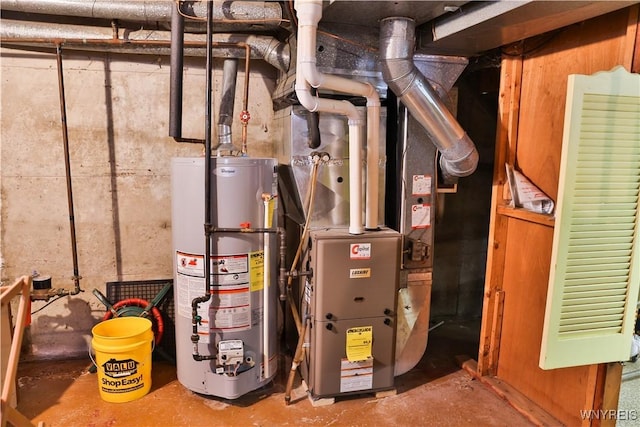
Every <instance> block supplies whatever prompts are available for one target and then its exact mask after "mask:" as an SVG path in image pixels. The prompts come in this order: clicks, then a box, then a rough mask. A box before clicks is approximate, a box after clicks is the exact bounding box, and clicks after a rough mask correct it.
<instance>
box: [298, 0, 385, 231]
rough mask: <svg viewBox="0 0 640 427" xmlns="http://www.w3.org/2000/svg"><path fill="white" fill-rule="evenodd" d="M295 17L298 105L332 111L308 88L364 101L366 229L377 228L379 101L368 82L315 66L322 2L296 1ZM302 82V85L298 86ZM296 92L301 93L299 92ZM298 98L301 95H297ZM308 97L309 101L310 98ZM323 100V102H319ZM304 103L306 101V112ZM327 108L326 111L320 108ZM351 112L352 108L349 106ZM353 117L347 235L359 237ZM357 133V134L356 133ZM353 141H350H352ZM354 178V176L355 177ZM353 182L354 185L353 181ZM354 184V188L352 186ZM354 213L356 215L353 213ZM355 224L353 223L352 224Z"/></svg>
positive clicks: (354, 122)
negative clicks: (365, 103) (325, 70)
mask: <svg viewBox="0 0 640 427" xmlns="http://www.w3.org/2000/svg"><path fill="white" fill-rule="evenodd" d="M295 8H296V12H297V15H298V55H297V64H296V94H297V95H298V100H299V101H300V103H301V104H302V105H303V106H304V107H305V108H307V109H308V110H309V111H332V112H335V111H336V107H335V106H334V105H333V104H335V103H338V102H345V101H334V100H323V99H321V98H314V97H312V96H311V95H310V93H308V94H307V93H304V90H305V88H306V90H307V91H308V86H312V87H314V88H326V89H331V90H334V91H337V92H342V93H347V94H355V95H360V96H363V97H365V98H366V99H367V190H366V197H367V199H366V202H367V203H366V228H368V229H376V228H377V227H378V186H379V183H378V163H379V159H380V154H379V143H380V98H379V96H378V93H377V91H376V90H375V88H374V87H373V86H372V85H370V84H369V83H362V82H358V81H355V80H351V79H346V78H343V77H338V76H334V75H330V74H323V73H321V72H320V71H318V69H317V66H316V33H317V29H318V22H320V18H321V17H322V0H296V3H295ZM299 81H304V84H302V83H301V84H298V82H299ZM299 90H300V91H301V92H303V93H300V92H299ZM301 95H302V96H301ZM310 98H311V99H310ZM323 101H326V102H323ZM305 102H308V105H309V107H311V108H313V110H312V109H310V108H309V107H308V106H307V104H305ZM324 108H328V110H326V109H324ZM353 109H354V110H355V107H353ZM356 116H357V113H356V115H355V116H354V115H349V114H347V117H349V179H350V185H349V194H350V197H349V205H350V215H349V217H350V225H349V232H350V233H351V234H361V233H362V232H363V228H362V177H361V173H360V165H361V163H362V155H361V153H360V139H359V138H360V130H357V131H356V130H355V129H352V128H355V127H356V126H358V127H360V126H361V120H360V118H359V117H356ZM356 132H357V133H356ZM356 137H357V140H355V141H354V138H356ZM356 175H358V176H357V177H356ZM354 181H355V182H354ZM356 185H357V187H356ZM354 210H357V212H354ZM356 221H357V224H356Z"/></svg>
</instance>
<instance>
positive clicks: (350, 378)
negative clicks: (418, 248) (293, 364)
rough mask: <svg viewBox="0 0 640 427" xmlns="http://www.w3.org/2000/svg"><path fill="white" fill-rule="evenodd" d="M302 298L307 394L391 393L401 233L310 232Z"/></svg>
mask: <svg viewBox="0 0 640 427" xmlns="http://www.w3.org/2000/svg"><path fill="white" fill-rule="evenodd" d="M310 238H311V248H310V255H309V259H308V262H309V264H308V265H309V267H311V268H312V271H313V275H312V277H311V278H310V279H309V280H308V281H307V282H306V284H305V289H304V295H305V298H306V299H307V303H308V304H309V306H310V313H311V328H310V331H309V336H308V338H309V341H310V348H309V353H308V359H307V361H306V363H305V364H304V365H305V366H303V374H304V375H305V377H306V378H305V380H306V381H307V383H308V387H309V390H310V392H311V395H312V397H314V398H319V397H330V396H337V395H340V394H345V393H349V394H351V393H367V392H377V391H382V390H388V389H391V388H393V373H394V362H395V341H396V337H395V335H396V312H395V307H396V302H397V292H398V280H399V269H400V255H401V247H402V246H401V245H402V244H401V235H400V234H399V233H397V232H395V231H393V230H389V229H383V230H380V231H373V232H365V233H364V234H361V235H357V236H354V235H351V234H349V233H348V230H347V229H329V230H317V231H312V232H311V234H310Z"/></svg>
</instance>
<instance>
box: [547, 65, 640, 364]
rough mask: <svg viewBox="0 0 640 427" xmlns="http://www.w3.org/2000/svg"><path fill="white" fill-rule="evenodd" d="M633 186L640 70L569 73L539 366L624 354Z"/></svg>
mask: <svg viewBox="0 0 640 427" xmlns="http://www.w3.org/2000/svg"><path fill="white" fill-rule="evenodd" d="M639 192H640V75H638V74H631V73H628V72H626V71H625V70H624V69H623V68H622V67H618V68H616V69H614V70H612V71H611V72H606V73H605V72H603V73H597V74H594V75H593V76H584V75H571V76H569V83H568V90H567V104H566V110H565V123H564V136H563V145H562V162H561V165H560V180H559V187H558V203H557V212H556V222H555V229H554V237H553V249H552V255H551V257H552V258H551V271H550V277H549V290H548V295H547V306H546V312H545V322H544V329H543V337H542V348H541V352H540V367H541V368H542V369H553V368H561V367H568V366H578V365H587V364H594V363H604V362H613V361H623V360H627V359H629V357H630V351H631V340H632V334H633V326H634V319H635V310H636V305H637V301H638V288H639V287H640V242H639V241H640V237H639V236H640V221H639V219H638V218H639V217H640V213H639V209H638V197H639Z"/></svg>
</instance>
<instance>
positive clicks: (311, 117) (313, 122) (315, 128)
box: [305, 88, 320, 149]
mask: <svg viewBox="0 0 640 427" xmlns="http://www.w3.org/2000/svg"><path fill="white" fill-rule="evenodd" d="M311 94H312V95H313V96H316V95H317V94H318V91H317V89H316V88H311ZM305 118H306V120H307V128H308V129H309V141H308V145H309V148H313V149H315V148H318V147H320V113H318V112H317V111H316V112H313V113H312V112H310V111H309V112H308V113H307V114H305Z"/></svg>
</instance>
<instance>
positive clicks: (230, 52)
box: [0, 3, 290, 71]
mask: <svg viewBox="0 0 640 427" xmlns="http://www.w3.org/2000/svg"><path fill="white" fill-rule="evenodd" d="M3 7H4V3H3ZM117 36H118V38H117V39H114V32H113V29H112V28H106V27H87V26H83V25H65V24H51V23H42V22H24V21H18V20H11V19H3V20H2V25H0V39H1V40H2V44H3V45H5V46H16V47H18V46H42V45H50V44H52V43H55V42H57V41H59V42H63V43H64V48H65V49H71V50H84V51H99V52H102V51H108V52H116V53H132V54H149V55H162V56H169V54H170V48H169V46H170V42H171V34H170V32H168V31H158V30H138V31H130V30H125V29H122V28H120V29H118V33H117ZM102 42H103V43H102ZM240 42H242V43H245V44H247V45H248V46H250V47H251V58H252V59H263V60H264V61H265V62H267V63H268V64H271V65H272V66H274V67H275V68H277V69H278V70H280V71H286V70H288V68H289V61H290V58H289V46H288V45H287V44H285V43H282V42H280V41H278V40H277V39H276V38H274V37H271V36H263V35H253V34H249V35H247V34H223V33H216V34H214V35H213V43H240ZM205 43H206V39H205V35H204V34H185V48H184V54H185V56H206V52H207V50H206V49H205ZM195 46H197V47H195ZM214 55H217V56H220V57H231V58H233V57H237V58H244V56H245V51H244V49H234V48H227V49H214Z"/></svg>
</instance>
